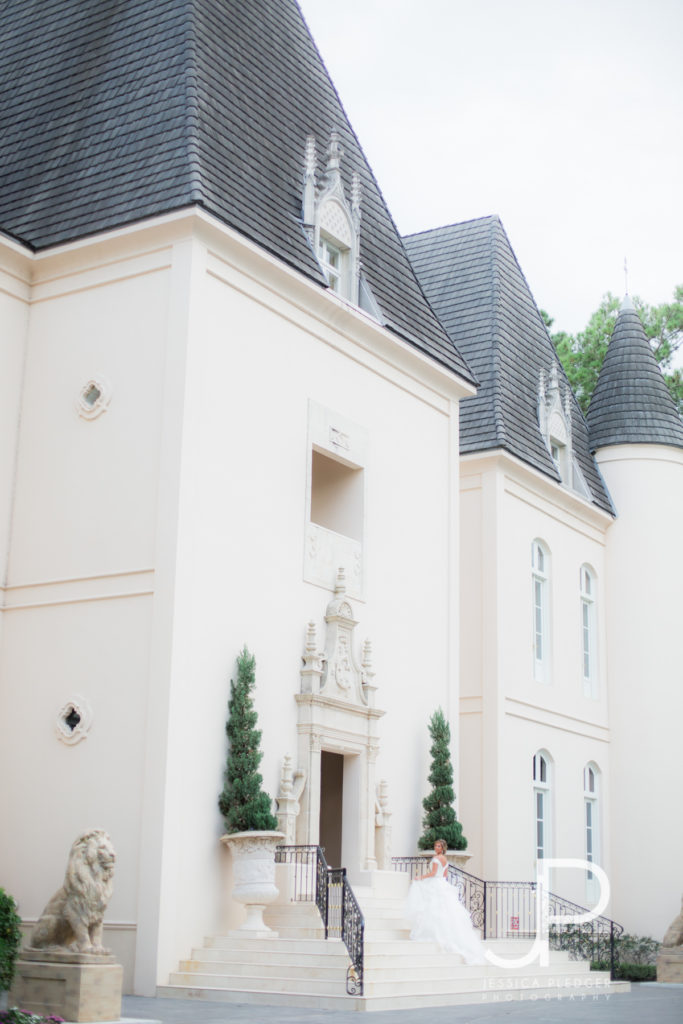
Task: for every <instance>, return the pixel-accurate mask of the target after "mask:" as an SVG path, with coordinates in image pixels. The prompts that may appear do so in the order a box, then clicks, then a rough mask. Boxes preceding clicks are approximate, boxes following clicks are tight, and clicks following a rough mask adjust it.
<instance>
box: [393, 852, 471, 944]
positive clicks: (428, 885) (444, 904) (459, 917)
mask: <svg viewBox="0 0 683 1024" xmlns="http://www.w3.org/2000/svg"><path fill="white" fill-rule="evenodd" d="M434 864H436V867H437V871H436V874H435V875H434V876H433V877H431V878H423V879H421V880H420V881H417V882H413V883H412V885H411V886H410V891H409V892H408V898H407V900H406V906H405V916H406V918H407V919H408V921H409V922H410V937H411V939H413V940H414V941H416V942H437V943H438V944H439V946H441V948H442V949H444V950H446V951H447V952H449V953H460V955H461V956H462V957H463V958H464V960H465V963H468V964H483V963H485V962H486V958H485V956H484V947H483V945H482V942H481V939H480V938H479V934H478V932H477V931H476V929H475V928H474V925H473V924H472V919H471V918H470V915H469V914H468V913H467V911H466V909H465V908H464V907H463V905H462V903H461V902H460V899H459V898H458V892H457V889H456V888H455V886H452V885H450V884H449V882H447V881H446V875H447V874H448V864H446V866H445V867H443V866H442V864H441V863H440V861H439V859H438V857H432V860H431V862H430V867H433V866H434Z"/></svg>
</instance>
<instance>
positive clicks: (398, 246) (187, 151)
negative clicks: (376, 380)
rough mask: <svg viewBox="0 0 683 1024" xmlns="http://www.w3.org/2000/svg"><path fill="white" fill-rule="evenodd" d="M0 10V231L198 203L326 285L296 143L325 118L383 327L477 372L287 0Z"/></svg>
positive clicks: (87, 230)
mask: <svg viewBox="0 0 683 1024" xmlns="http://www.w3.org/2000/svg"><path fill="white" fill-rule="evenodd" d="M0 19H1V24H2V32H0V138H2V142H3V153H2V160H0V232H5V233H6V234H8V235H11V236H12V237H13V238H15V239H17V240H18V241H20V242H22V243H23V244H24V245H26V246H28V247H30V248H32V249H34V250H40V249H44V248H46V247H49V246H54V245H58V244H60V243H63V242H68V241H71V240H74V239H77V238H82V237H84V236H86V235H92V234H94V233H97V232H101V231H105V230H107V229H112V228H117V227H121V226H122V225H126V224H132V223H134V222H136V221H141V220H143V219H145V218H148V217H153V216H158V215H160V214H166V213H170V212H173V211H175V210H180V209H184V208H187V207H189V206H200V207H202V208H203V209H205V210H207V211H208V212H209V213H211V214H212V215H214V216H215V217H217V218H219V219H220V220H221V221H223V222H224V223H225V224H227V225H228V226H229V227H231V228H233V229H235V230H236V231H238V232H240V233H242V234H243V235H245V236H246V237H248V238H249V239H251V240H252V241H253V242H255V243H256V244H258V245H260V246H262V247H263V248H264V249H266V250H268V251H269V252H270V253H272V254H273V255H275V256H276V257H278V258H279V259H281V260H283V261H285V262H286V263H287V264H289V265H290V266H291V267H293V268H294V269H296V270H298V271H300V272H301V273H303V274H305V275H307V276H308V277H309V278H311V279H312V280H314V281H316V282H317V283H318V284H320V285H321V287H326V286H327V282H326V279H325V277H324V274H323V272H322V269H321V267H320V264H319V263H318V260H317V259H316V256H315V253H314V252H313V249H312V247H311V244H310V242H309V239H308V237H307V235H306V233H305V231H304V230H303V225H302V187H303V171H304V155H305V152H306V139H307V136H309V135H313V136H314V137H315V138H316V140H317V143H318V146H319V147H320V148H321V149H322V150H323V151H324V148H325V147H326V146H327V144H328V141H329V138H330V135H331V133H332V132H333V131H337V132H338V133H339V136H340V141H341V145H342V147H343V150H344V159H343V161H342V166H341V173H342V179H343V182H344V187H345V190H346V193H347V195H348V194H350V190H351V183H352V176H353V174H354V172H355V173H357V174H358V175H359V178H360V184H361V191H362V200H361V206H360V209H361V215H362V227H361V232H360V259H361V263H362V266H363V273H364V275H365V279H366V281H367V282H368V284H369V286H370V289H371V291H372V295H373V298H374V300H375V303H376V305H377V307H378V308H379V311H380V314H381V318H382V322H383V323H384V325H385V326H386V327H387V328H388V329H389V330H391V331H394V332H395V333H396V334H398V335H399V336H400V337H401V338H403V339H404V340H406V341H407V342H409V343H410V344H413V345H414V346H415V347H416V348H418V349H420V350H421V351H422V352H424V353H426V354H427V355H429V356H431V357H432V358H433V359H436V360H438V361H439V362H440V363H442V364H443V365H445V366H447V367H448V368H449V369H451V370H453V371H454V372H456V373H457V374H459V375H460V376H462V377H464V378H465V379H467V380H469V381H473V377H472V374H471V372H470V370H469V368H468V367H467V365H466V363H465V362H464V360H463V359H462V357H461V355H460V353H459V352H458V351H457V350H456V348H455V346H454V344H453V342H452V340H451V339H450V338H449V336H448V334H447V333H446V331H445V329H444V328H443V326H442V325H441V323H440V322H439V320H438V319H437V317H436V315H435V314H434V312H433V310H432V309H431V307H430V306H429V303H428V302H427V301H426V299H425V297H424V295H423V294H422V291H421V289H420V287H419V285H418V283H417V280H416V278H415V275H414V273H413V270H412V267H411V266H410V263H409V260H408V258H407V255H406V252H405V250H404V248H403V244H402V242H401V239H400V237H399V235H398V232H397V230H396V227H395V225H394V223H393V220H392V218H391V215H390V214H389V211H388V209H387V207H386V204H385V202H384V199H383V197H382V194H381V192H380V190H379V188H378V186H377V183H376V181H375V178H374V176H373V174H372V171H371V169H370V167H369V166H368V164H367V161H366V159H365V156H364V154H363V151H362V149H361V147H360V145H359V143H358V140H357V138H356V136H355V134H354V132H353V129H352V127H351V125H350V124H349V121H348V118H347V117H346V113H345V111H344V108H343V107H342V105H341V102H340V100H339V97H338V95H337V93H336V91H335V88H334V86H333V84H332V82H331V81H330V78H329V75H328V73H327V70H326V68H325V66H324V64H323V62H322V59H321V57H320V54H319V53H318V51H317V49H316V47H315V44H314V42H313V40H312V38H311V36H310V33H309V31H308V28H307V26H306V23H305V21H304V19H303V16H302V14H301V11H300V9H299V7H298V5H297V3H296V2H295V0H248V2H245V0H127V2H126V3H120V2H115V0H11V2H8V0H0Z"/></svg>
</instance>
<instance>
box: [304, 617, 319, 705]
mask: <svg viewBox="0 0 683 1024" xmlns="http://www.w3.org/2000/svg"><path fill="white" fill-rule="evenodd" d="M301 660H302V661H303V663H304V667H303V668H302V669H301V692H302V693H320V680H321V678H322V674H323V663H324V657H323V655H322V654H321V653H320V652H319V651H318V639H317V634H316V628H315V623H314V622H309V623H308V626H307V627H306V643H305V645H304V653H303V656H302V659H301Z"/></svg>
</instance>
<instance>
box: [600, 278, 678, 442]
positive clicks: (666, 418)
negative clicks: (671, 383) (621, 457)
mask: <svg viewBox="0 0 683 1024" xmlns="http://www.w3.org/2000/svg"><path fill="white" fill-rule="evenodd" d="M587 419H588V428H589V431H590V442H591V448H592V450H593V451H595V450H596V449H597V448H602V447H605V446H607V445H612V444H668V445H674V446H676V447H677V448H683V422H681V418H680V416H679V415H678V412H677V411H676V405H675V403H674V400H673V398H672V397H671V395H670V394H669V389H668V388H667V386H666V384H665V383H664V377H663V376H662V372H661V370H660V369H659V364H658V363H657V360H656V359H655V357H654V353H653V351H652V348H651V347H650V343H649V342H648V340H647V337H646V335H645V331H644V330H643V325H642V323H641V320H640V317H639V316H638V313H637V312H636V310H635V307H634V305H633V303H632V302H631V300H630V299H629V298H628V297H627V298H626V299H624V302H623V303H622V306H621V309H620V310H619V315H618V316H617V322H616V324H615V326H614V331H613V332H612V338H611V340H610V343H609V345H608V346H607V353H606V355H605V359H604V362H603V364H602V368H601V370H600V374H599V376H598V383H597V384H596V386H595V391H594V392H593V397H592V398H591V403H590V406H589V409H588V416H587Z"/></svg>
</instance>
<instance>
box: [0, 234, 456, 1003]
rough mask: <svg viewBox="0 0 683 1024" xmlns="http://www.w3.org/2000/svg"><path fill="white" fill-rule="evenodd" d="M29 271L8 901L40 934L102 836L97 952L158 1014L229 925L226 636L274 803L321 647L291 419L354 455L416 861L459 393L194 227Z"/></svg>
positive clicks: (392, 775) (447, 623)
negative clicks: (89, 840)
mask: <svg viewBox="0 0 683 1024" xmlns="http://www.w3.org/2000/svg"><path fill="white" fill-rule="evenodd" d="M32 259H33V263H32V268H31V270H32V275H33V278H34V283H33V285H32V288H31V289H30V295H29V296H28V297H29V298H30V303H31V307H30V319H29V323H28V342H27V358H26V370H25V382H24V389H23V395H22V403H21V431H20V435H19V448H18V450H19V464H18V472H17V473H16V486H15V489H14V497H13V511H14V519H13V523H14V528H13V531H12V537H11V547H10V559H9V574H8V589H7V591H6V603H7V605H8V607H7V610H6V611H5V613H4V614H5V617H6V622H8V623H10V629H9V631H8V632H6V635H5V638H4V639H5V642H4V643H3V647H2V654H1V657H2V665H1V668H2V678H3V689H2V691H1V696H0V700H1V701H2V707H1V708H0V712H1V713H0V741H1V742H0V751H1V752H2V758H3V772H5V771H6V770H7V769H6V767H5V766H6V765H9V766H12V765H17V764H23V763H25V762H26V756H25V752H26V751H27V750H30V771H26V772H25V775H24V778H23V781H22V786H21V788H18V787H10V788H9V789H7V788H6V789H4V791H3V794H2V797H1V799H2V801H3V803H2V816H3V821H4V823H5V828H6V834H7V835H9V836H15V837H16V838H17V841H16V842H14V843H9V844H3V848H2V851H1V854H0V856H1V858H2V865H1V866H2V874H3V884H5V885H6V887H7V888H8V889H9V890H10V891H12V892H14V893H15V894H16V895H17V896H18V898H19V901H20V908H21V911H22V914H23V915H24V917H25V918H26V919H28V920H30V919H32V918H34V917H36V916H37V915H38V914H39V913H40V911H41V909H42V907H43V906H44V904H45V902H46V901H47V899H48V898H49V896H50V895H51V894H52V892H53V891H54V890H55V889H56V888H57V886H58V885H59V884H60V881H61V877H62V875H63V870H64V866H65V862H66V855H67V852H68V849H69V846H70V844H71V842H72V840H73V838H74V837H75V835H76V834H77V833H78V832H79V831H80V830H81V829H84V828H86V827H89V826H92V825H99V826H102V827H105V828H106V829H107V830H108V831H109V832H110V833H111V835H112V839H113V841H114V845H115V847H116V849H117V852H118V865H117V872H116V882H115V891H114V896H113V898H112V901H111V903H110V906H109V909H108V912H107V923H108V927H109V932H110V941H112V943H113V944H114V946H115V947H116V948H117V949H118V950H119V951H121V955H122V956H123V958H124V960H125V966H126V979H127V986H128V984H134V987H135V989H136V990H137V991H138V992H142V993H147V994H150V993H151V992H153V991H154V987H155V985H156V983H157V982H162V981H166V979H167V976H168V972H169V971H170V970H171V969H173V968H175V967H176V966H177V961H178V960H179V959H180V958H181V957H184V956H187V955H188V953H189V951H190V948H191V946H192V945H193V944H196V943H198V942H200V941H201V939H202V938H203V935H204V934H205V933H206V932H207V931H211V930H212V929H214V928H217V927H219V926H220V925H221V924H222V923H224V920H225V916H224V911H225V899H224V895H223V892H222V889H223V881H224V879H223V875H224V871H225V861H224V859H223V858H224V851H223V848H222V847H221V846H220V844H219V842H218V837H219V835H220V832H221V822H220V817H219V814H218V810H217V804H216V801H217V796H218V793H219V791H220V788H221V786H222V772H223V767H224V762H225V753H226V740H225V732H224V727H225V717H226V711H227V700H228V694H229V678H230V675H231V674H232V673H233V671H234V662H235V657H236V655H237V653H238V651H239V650H240V648H241V647H242V645H243V644H245V643H246V644H247V645H248V646H249V647H250V649H251V650H252V651H253V652H254V653H255V655H256V659H257V690H256V705H257V708H258V711H259V715H260V726H261V728H262V730H263V750H264V752H265V757H264V761H263V765H262V771H263V776H264V784H265V787H266V789H267V790H268V791H269V792H270V793H271V795H273V796H274V795H275V793H276V791H277V785H278V779H279V772H280V766H281V762H282V759H283V757H284V755H285V754H286V753H288V752H289V753H295V752H296V747H297V732H296V704H295V701H294V694H295V693H296V692H297V691H298V689H299V685H300V678H299V670H300V667H301V654H302V651H303V643H304V636H305V629H306V624H307V622H308V621H310V620H313V621H315V622H316V623H317V625H318V636H319V639H320V643H321V644H322V643H323V640H324V631H323V625H324V623H323V619H324V613H325V608H326V605H327V603H328V601H329V600H330V597H331V590H330V589H328V588H325V587H321V586H318V585H315V584H312V583H310V582H306V580H305V579H304V540H305V532H306V525H307V518H308V508H307V475H308V460H309V459H310V444H309V422H308V417H309V403H310V402H314V403H317V404H318V405H319V406H322V407H324V408H327V409H329V410H330V411H331V413H333V414H335V415H336V414H339V415H341V416H342V417H343V418H345V419H346V420H348V421H349V422H353V423H356V424H358V425H359V426H360V427H361V428H362V430H363V431H364V432H366V434H367V438H368V446H367V460H366V464H365V466H364V479H365V494H364V498H365V502H364V505H365V508H364V539H363V551H364V554H363V559H364V588H363V599H362V600H361V599H359V600H357V601H356V600H354V601H353V604H354V610H355V613H356V617H357V618H358V619H359V623H360V624H359V627H358V629H357V641H358V644H359V645H360V641H361V640H362V639H363V638H365V637H370V638H371V639H372V641H373V649H374V664H375V670H376V673H377V674H376V678H375V682H376V684H377V686H378V691H377V705H378V706H379V707H381V708H383V709H384V710H386V712H387V714H386V716H385V717H384V718H383V719H382V720H381V722H380V729H379V732H380V751H379V756H378V762H377V778H378V779H381V778H386V779H387V780H388V782H389V793H390V806H391V809H392V811H393V822H392V824H393V829H394V852H395V853H399V854H400V853H412V852H413V851H414V848H415V841H416V838H417V835H418V833H419V826H420V818H421V798H422V796H423V795H424V794H425V792H426V791H427V788H428V785H427V779H426V776H427V771H428V765H429V754H428V750H429V738H428V734H427V721H428V718H429V716H430V715H431V713H432V712H433V710H434V709H435V708H436V707H437V706H438V705H441V706H442V707H443V708H444V710H445V711H446V713H447V714H448V715H449V716H450V717H451V720H452V723H453V726H454V733H455V735H454V749H457V717H456V712H457V707H458V658H457V644H456V636H457V629H458V589H457V578H458V577H457V574H458V562H457V558H458V543H457V541H458V517H459V508H458V502H457V486H458V481H457V466H458V460H457V451H458V429H457V403H458V399H459V398H460V397H461V395H462V394H463V393H465V390H464V389H463V388H461V387H460V385H459V384H458V383H457V382H456V381H455V379H454V378H453V377H452V375H450V374H448V373H447V372H445V371H443V370H441V369H440V368H438V367H437V366H435V365H434V364H433V363H431V362H430V361H429V360H428V359H426V358H424V357H422V356H421V355H419V354H418V353H417V352H415V351H414V350H413V349H412V348H410V347H409V346H408V345H406V344H404V343H402V342H400V341H399V340H397V339H395V338H393V337H392V336H391V335H389V334H388V333H387V332H386V331H384V330H382V329H381V328H380V327H378V325H376V324H375V323H374V322H373V321H371V320H370V319H369V318H368V317H366V316H364V315H362V314H360V313H358V312H357V311H355V310H352V309H350V308H349V307H347V306H345V304H344V303H342V302H339V301H338V300H337V299H335V298H331V297H330V296H328V295H326V294H325V293H324V292H323V291H322V290H321V289H319V288H316V287H315V286H313V285H310V284H309V283H308V282H305V281H303V280H302V279H300V278H298V277H297V275H295V274H293V273H292V272H290V271H288V270H287V269H286V268H284V267H282V266H280V265H278V264H277V262H276V261H274V260H272V259H270V257H268V256H267V255H265V254H264V253H262V252H261V251H260V250H258V249H257V248H256V247H255V246H251V245H249V244H248V243H244V241H243V240H241V239H239V238H238V237H237V236H235V235H234V234H231V233H230V232H226V231H224V229H222V228H220V227H218V226H217V225H215V224H213V223H211V222H210V220H209V218H206V217H204V216H203V215H196V216H195V215H189V216H188V217H186V218H184V217H183V216H178V217H170V218H165V219H162V220H161V221H159V222H158V223H157V224H156V225H151V226H145V225H143V226H140V227H139V228H133V229H130V230H127V231H123V232H114V233H112V234H111V235H108V236H105V237H103V238H101V239H99V240H98V239H95V240H92V241H88V242H85V243H82V244H78V245H75V246H66V247H64V248H63V249H61V250H58V251H55V252H52V253H46V254H43V255H42V256H40V257H33V258H32ZM91 378H95V379H102V380H106V382H107V384H108V386H109V387H110V389H111V401H110V404H109V407H108V408H107V411H106V412H104V413H103V414H102V415H101V416H99V417H98V418H96V419H93V420H87V419H84V418H82V417H81V416H79V414H78V413H77V411H76V409H75V405H74V403H75V399H76V397H77V395H78V393H79V390H80V388H81V387H82V386H83V384H84V383H86V382H87V381H88V380H89V379H91ZM15 405H16V402H15ZM357 653H359V652H357ZM75 695H79V696H80V697H81V698H83V700H84V701H85V702H87V704H89V705H90V707H91V708H92V712H93V721H92V728H91V730H90V732H89V734H88V737H87V739H85V740H82V741H81V742H80V743H79V744H77V745H75V746H66V745H64V744H63V743H62V742H60V741H59V740H58V739H57V738H56V733H55V729H54V722H55V717H56V715H57V711H58V709H59V708H60V707H61V706H62V705H63V704H64V702H65V701H67V700H69V699H70V698H72V697H74V696H75ZM18 723H20V727H18ZM46 778H50V780H51V785H52V786H53V788H54V791H55V792H57V793H59V794H60V799H59V800H58V801H53V802H52V803H50V802H49V801H47V799H46V791H45V779H46ZM46 829H48V830H49V834H50V842H49V844H46V843H44V842H43V841H42V837H44V835H45V832H46ZM27 849H29V850H30V851H31V853H30V856H27V855H26V850H27ZM134 953H135V964H133V954H134ZM133 968H135V978H136V980H135V982H134V983H130V982H129V979H130V977H131V976H132V974H133Z"/></svg>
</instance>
